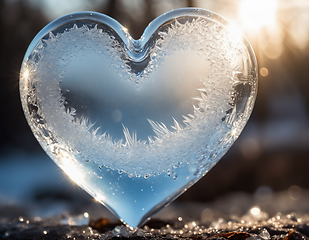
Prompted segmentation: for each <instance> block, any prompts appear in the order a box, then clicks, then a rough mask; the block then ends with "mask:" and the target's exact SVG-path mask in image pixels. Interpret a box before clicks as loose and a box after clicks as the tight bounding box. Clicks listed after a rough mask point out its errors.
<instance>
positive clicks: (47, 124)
mask: <svg viewBox="0 0 309 240" xmlns="http://www.w3.org/2000/svg"><path fill="white" fill-rule="evenodd" d="M157 34H158V35H159V36H160V37H159V38H158V39H157V41H156V42H155V43H154V46H153V48H152V49H151V50H150V51H151V52H150V60H149V64H148V66H147V67H146V68H145V69H144V70H143V71H142V72H141V73H140V74H138V75H137V74H134V73H133V71H132V69H131V68H130V67H129V65H128V64H126V59H125V58H124V57H123V56H124V55H125V49H124V48H123V46H122V45H121V44H120V43H119V42H118V41H116V40H115V37H114V36H111V35H109V34H108V33H106V32H104V31H102V30H101V29H98V28H97V27H94V28H88V27H87V26H85V25H84V26H82V27H80V28H78V27H77V26H76V25H74V27H73V28H71V29H69V30H67V31H65V32H64V33H58V34H56V36H55V35H54V34H53V33H50V34H49V37H48V38H46V39H42V40H41V41H40V43H39V44H38V45H37V46H36V48H35V50H34V51H33V53H32V54H31V55H30V56H29V58H28V59H27V61H26V62H25V63H24V65H23V68H22V72H21V73H23V72H24V71H29V73H30V75H29V77H28V78H26V77H24V79H22V81H21V92H22V101H23V104H24V109H25V111H26V115H27V118H28V122H29V123H30V125H31V127H32V129H34V134H35V136H36V137H37V138H38V140H39V142H40V144H41V145H42V147H43V148H44V149H45V150H46V151H47V152H48V153H49V155H50V156H51V157H52V158H53V159H54V160H55V161H56V162H57V163H58V164H60V165H61V164H62V163H61V161H65V160H64V159H63V157H61V156H63V153H65V154H68V155H70V159H73V160H76V161H89V159H90V161H92V162H94V163H96V164H97V165H98V167H102V166H104V167H107V168H110V169H114V170H120V171H122V172H124V173H127V174H129V175H132V174H134V175H136V176H147V175H148V176H149V175H155V174H160V173H162V172H168V173H172V174H170V175H173V171H174V170H175V169H176V168H179V167H180V166H185V165H189V166H190V169H191V170H192V171H193V173H195V174H204V173H205V171H208V170H209V169H210V168H211V167H212V166H213V165H214V164H215V163H216V162H217V161H218V160H219V159H220V158H221V157H222V155H224V154H225V152H226V151H227V150H228V149H229V147H230V146H231V145H232V143H233V142H234V141H235V140H236V139H237V137H238V135H239V134H240V132H241V131H242V129H243V127H244V125H245V123H246V121H247V119H248V117H249V115H250V113H251V110H252V105H253V101H254V96H255V94H254V93H255V88H256V85H255V80H256V79H255V78H254V77H252V76H251V75H250V72H249V73H248V72H247V75H248V74H249V77H247V78H245V77H240V76H243V75H246V72H245V69H246V68H247V64H248V63H246V62H243V60H242V58H241V54H242V51H245V47H244V46H242V45H241V44H240V43H239V42H237V41H233V38H232V37H231V36H230V33H229V31H228V29H227V28H226V27H225V26H223V25H221V24H220V23H217V22H211V21H208V20H206V19H203V18H194V19H193V20H192V21H187V22H186V23H184V24H181V23H179V22H177V21H176V22H174V23H173V24H171V25H170V26H169V27H168V28H166V29H162V30H161V29H159V30H158V31H157ZM231 39H232V40H231ZM75 41H76V42H77V41H81V42H83V45H74V42H75ZM76 47H78V49H76ZM83 48H84V49H83ZM87 49H88V50H89V49H95V50H96V51H97V53H98V54H103V53H105V54H106V52H108V53H109V55H110V59H109V64H110V67H111V68H112V69H114V71H115V72H117V73H118V74H119V75H120V76H121V77H122V78H123V79H127V81H132V82H133V83H134V84H143V82H145V81H148V80H149V78H150V76H151V75H152V74H153V73H154V72H155V71H156V69H157V68H159V67H160V66H162V64H164V61H165V59H166V58H167V57H168V56H171V55H172V54H174V53H175V52H179V51H186V50H191V51H195V52H196V53H197V54H199V55H201V56H202V57H203V58H204V59H205V60H206V61H207V62H208V63H209V67H210V69H209V74H208V76H200V77H199V81H200V82H201V83H202V84H203V86H204V87H203V88H201V89H198V91H199V93H200V96H199V97H197V98H196V100H197V101H198V104H197V105H193V106H192V108H193V114H188V115H185V116H183V122H178V121H176V120H175V119H174V120H173V121H174V125H172V126H166V125H165V124H164V123H163V122H156V121H153V120H151V119H148V122H149V124H150V125H151V127H152V129H153V131H154V133H155V134H156V135H155V136H154V137H150V136H149V137H148V140H147V141H144V140H139V139H138V138H137V136H136V135H135V134H134V133H133V132H130V129H128V128H127V127H126V126H123V135H124V137H123V139H122V140H119V141H115V140H114V139H113V138H112V137H111V136H110V135H109V134H108V133H103V134H99V133H98V130H99V129H98V128H94V123H91V122H89V120H88V119H87V117H86V116H83V117H77V112H76V109H74V108H66V106H65V104H66V99H65V97H64V96H63V93H62V92H61V88H60V85H59V84H60V83H61V81H62V78H63V77H64V76H65V74H66V73H65V71H63V68H61V67H59V65H61V66H66V65H67V64H69V63H70V61H72V59H74V57H75V53H76V52H77V51H84V50H85V51H87ZM21 76H22V77H23V75H21ZM245 87H247V88H248V89H247V90H248V91H249V93H250V92H251V95H250V94H249V95H248V96H249V97H248V99H244V96H243V95H242V93H240V92H241V91H238V90H237V88H245ZM241 105H243V106H241ZM239 106H240V107H239ZM59 152H62V155H61V154H59Z"/></svg>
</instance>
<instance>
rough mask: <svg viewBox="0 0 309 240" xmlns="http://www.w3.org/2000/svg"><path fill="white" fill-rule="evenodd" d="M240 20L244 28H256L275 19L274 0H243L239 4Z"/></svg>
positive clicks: (266, 24) (275, 6) (273, 21)
mask: <svg viewBox="0 0 309 240" xmlns="http://www.w3.org/2000/svg"><path fill="white" fill-rule="evenodd" d="M239 11H240V16H241V21H242V24H243V26H244V27H245V29H250V30H258V29H260V28H262V27H264V26H268V25H272V24H274V23H275V20H276V12H277V1H276V0H243V1H242V2H241V4H240V9H239Z"/></svg>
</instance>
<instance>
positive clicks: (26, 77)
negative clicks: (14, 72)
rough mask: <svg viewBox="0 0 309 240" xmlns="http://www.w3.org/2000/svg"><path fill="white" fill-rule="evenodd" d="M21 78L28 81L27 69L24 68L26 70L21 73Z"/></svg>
mask: <svg viewBox="0 0 309 240" xmlns="http://www.w3.org/2000/svg"><path fill="white" fill-rule="evenodd" d="M22 76H23V78H24V79H26V80H27V79H28V77H29V70H28V68H26V70H25V71H24V72H23V74H22Z"/></svg>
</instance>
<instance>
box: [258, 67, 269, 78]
mask: <svg viewBox="0 0 309 240" xmlns="http://www.w3.org/2000/svg"><path fill="white" fill-rule="evenodd" d="M260 74H261V76H262V77H266V76H267V75H268V69H267V68H264V67H263V68H261V69H260Z"/></svg>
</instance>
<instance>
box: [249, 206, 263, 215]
mask: <svg viewBox="0 0 309 240" xmlns="http://www.w3.org/2000/svg"><path fill="white" fill-rule="evenodd" d="M250 212H251V214H252V215H255V216H257V215H259V214H260V212H261V210H260V209H259V208H258V207H253V208H251V209H250Z"/></svg>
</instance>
